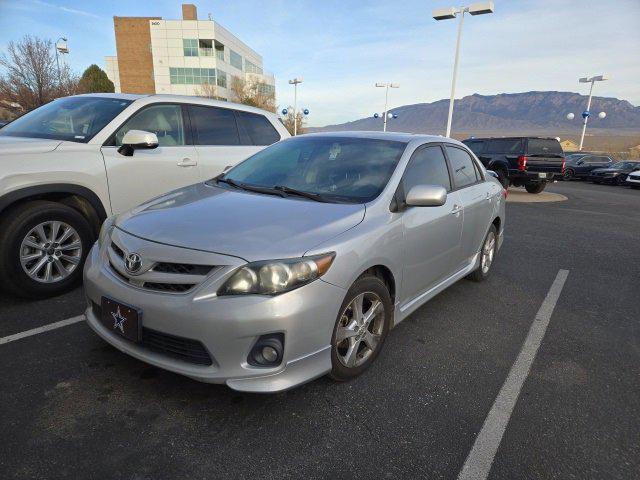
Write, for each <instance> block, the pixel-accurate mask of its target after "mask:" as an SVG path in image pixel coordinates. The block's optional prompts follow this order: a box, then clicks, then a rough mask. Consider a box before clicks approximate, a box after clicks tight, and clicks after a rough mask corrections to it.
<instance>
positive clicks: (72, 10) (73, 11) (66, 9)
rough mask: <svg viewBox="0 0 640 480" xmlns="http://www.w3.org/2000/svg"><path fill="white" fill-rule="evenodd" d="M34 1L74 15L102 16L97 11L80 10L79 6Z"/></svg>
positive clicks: (33, 0) (40, 0)
mask: <svg viewBox="0 0 640 480" xmlns="http://www.w3.org/2000/svg"><path fill="white" fill-rule="evenodd" d="M31 1H32V2H33V3H35V4H37V5H41V6H43V7H48V8H55V9H58V10H62V11H63V12H67V13H71V14H72V15H82V16H83V17H90V18H100V15H96V14H95V13H91V12H85V11H84V10H78V9H77V8H71V7H65V6H64V5H54V4H53V3H48V2H43V1H42V0H31Z"/></svg>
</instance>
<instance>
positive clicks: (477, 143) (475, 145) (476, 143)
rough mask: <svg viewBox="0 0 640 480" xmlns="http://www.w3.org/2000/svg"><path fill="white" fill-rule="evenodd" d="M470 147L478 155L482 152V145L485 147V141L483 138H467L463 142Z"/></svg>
mask: <svg viewBox="0 0 640 480" xmlns="http://www.w3.org/2000/svg"><path fill="white" fill-rule="evenodd" d="M463 143H464V144H465V145H466V146H467V147H469V149H470V150H471V151H472V152H473V153H475V154H476V155H480V154H481V153H482V147H484V141H482V140H465V141H464V142H463Z"/></svg>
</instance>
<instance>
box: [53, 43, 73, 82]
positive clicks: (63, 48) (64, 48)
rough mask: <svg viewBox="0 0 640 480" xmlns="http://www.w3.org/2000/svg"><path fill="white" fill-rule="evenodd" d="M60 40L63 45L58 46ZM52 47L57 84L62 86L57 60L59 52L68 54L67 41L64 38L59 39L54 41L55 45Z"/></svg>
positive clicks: (58, 61)
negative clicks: (56, 71) (54, 53)
mask: <svg viewBox="0 0 640 480" xmlns="http://www.w3.org/2000/svg"><path fill="white" fill-rule="evenodd" d="M60 40H62V41H63V42H65V43H64V44H62V45H60ZM54 47H55V50H56V66H57V67H58V84H62V74H61V73H60V60H58V51H60V53H61V54H62V53H69V49H68V48H67V39H66V38H64V37H60V38H59V39H58V40H56V44H55V45H54Z"/></svg>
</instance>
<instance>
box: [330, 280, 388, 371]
mask: <svg viewBox="0 0 640 480" xmlns="http://www.w3.org/2000/svg"><path fill="white" fill-rule="evenodd" d="M384 320H385V308H384V304H383V303H382V300H381V298H380V297H379V296H378V295H377V294H376V293H374V292H364V293H361V294H359V295H358V296H357V297H355V298H354V299H353V300H352V301H351V302H350V303H349V305H347V307H346V308H345V309H344V311H343V312H342V314H341V316H340V321H339V323H338V327H337V329H336V335H335V343H334V346H335V348H336V353H337V357H338V360H339V361H340V363H341V364H342V365H344V366H345V367H347V368H354V367H359V366H360V365H362V364H363V363H365V362H366V361H367V359H368V358H369V357H370V356H371V355H372V354H373V353H374V352H375V351H376V349H377V348H378V346H379V345H380V341H381V339H382V333H383V330H384Z"/></svg>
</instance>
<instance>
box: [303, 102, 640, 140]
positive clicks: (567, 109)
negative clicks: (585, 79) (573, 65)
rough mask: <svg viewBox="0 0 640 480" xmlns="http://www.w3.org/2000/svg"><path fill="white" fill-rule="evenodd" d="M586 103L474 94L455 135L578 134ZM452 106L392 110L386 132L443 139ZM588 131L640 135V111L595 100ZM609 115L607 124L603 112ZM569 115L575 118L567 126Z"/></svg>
mask: <svg viewBox="0 0 640 480" xmlns="http://www.w3.org/2000/svg"><path fill="white" fill-rule="evenodd" d="M586 105H587V97H586V96H585V95H580V94H579V93H573V92H552V91H547V92H524V93H501V94H498V95H479V94H473V95H469V96H466V97H463V98H461V99H457V100H456V101H455V107H454V111H453V127H452V130H453V132H454V134H455V133H456V132H458V133H460V132H465V133H466V134H476V133H488V132H491V133H500V134H503V135H504V134H532V133H536V134H542V133H545V134H554V135H558V134H561V133H575V132H577V131H579V130H580V128H581V125H582V118H581V116H580V115H581V113H582V112H583V110H584V109H585V107H586ZM448 108H449V100H438V101H436V102H432V103H416V104H413V105H404V106H401V107H396V108H393V109H391V111H392V112H393V113H396V114H398V118H396V119H389V120H388V122H387V130H390V131H402V132H411V133H437V134H442V133H443V131H444V129H445V125H446V122H447V112H448ZM590 111H591V118H589V130H590V131H591V132H592V133H596V132H597V133H599V134H605V135H606V134H616V135H620V134H625V133H628V134H638V133H640V107H636V106H633V105H632V104H631V103H629V102H628V101H626V100H619V99H617V98H605V97H595V96H594V97H593V98H592V100H591V109H590ZM602 111H604V112H606V114H607V116H606V118H604V119H600V118H598V115H597V114H598V113H599V112H602ZM568 113H573V114H574V115H575V118H574V119H573V120H568V119H567V118H566V116H567V114H568ZM381 128H382V119H381V118H378V119H375V118H373V116H371V117H368V118H361V119H359V120H355V121H352V122H347V123H342V124H339V125H327V126H325V127H316V128H309V130H311V131H345V130H381Z"/></svg>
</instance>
